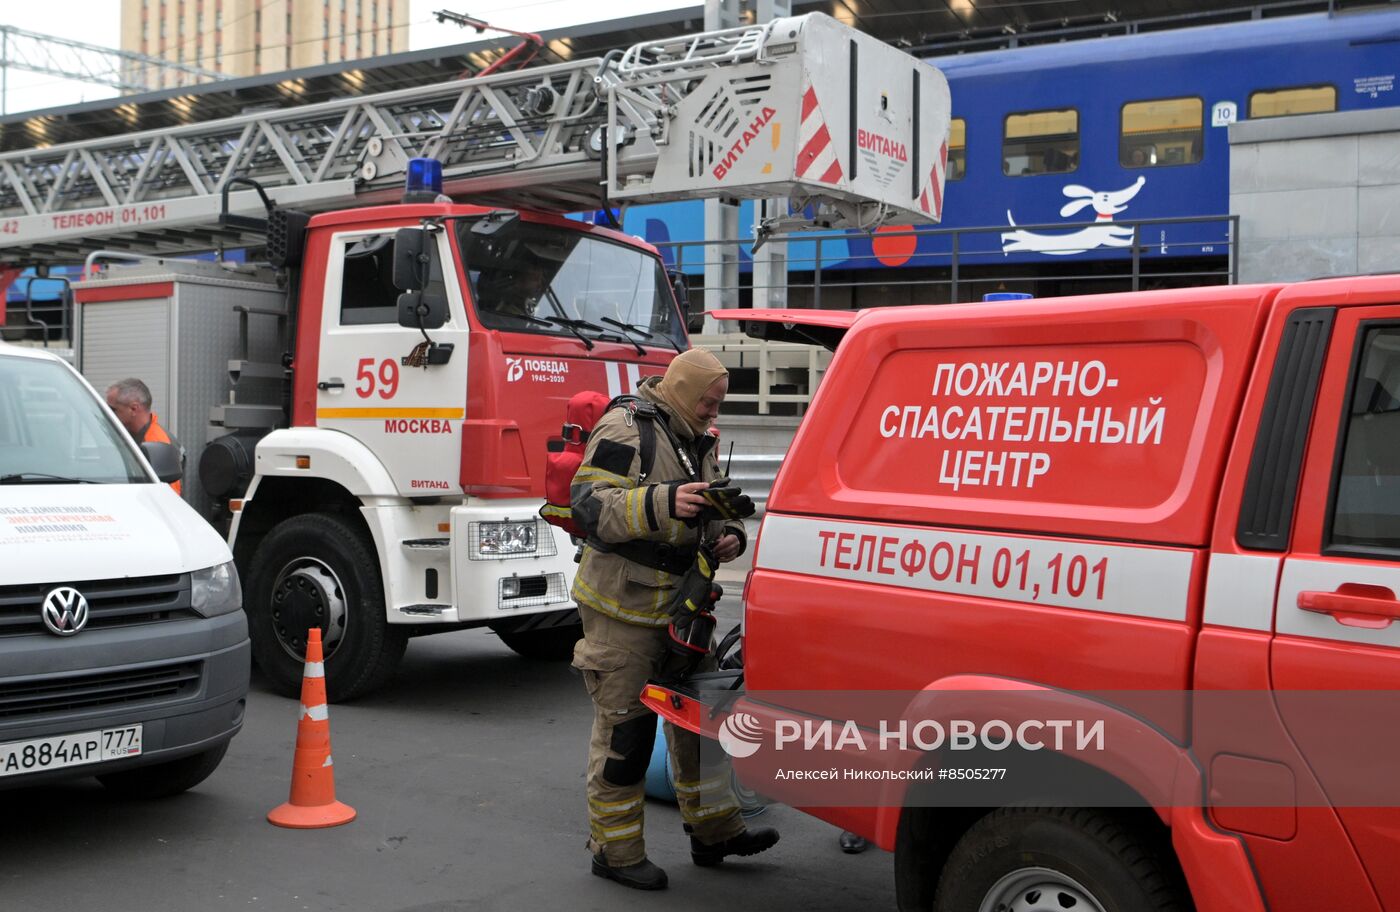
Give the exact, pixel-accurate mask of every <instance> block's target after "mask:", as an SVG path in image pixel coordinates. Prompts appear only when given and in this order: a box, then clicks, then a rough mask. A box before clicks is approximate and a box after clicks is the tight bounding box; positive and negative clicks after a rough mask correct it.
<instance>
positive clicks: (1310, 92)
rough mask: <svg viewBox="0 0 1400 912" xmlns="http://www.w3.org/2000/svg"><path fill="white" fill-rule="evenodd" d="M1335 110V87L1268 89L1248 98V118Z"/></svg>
mask: <svg viewBox="0 0 1400 912" xmlns="http://www.w3.org/2000/svg"><path fill="white" fill-rule="evenodd" d="M1335 110H1337V87H1336V86H1330V85H1320V86H1300V87H1298V88H1296V89H1270V90H1269V91H1266V92H1254V93H1252V94H1251V95H1250V96H1249V116H1250V117H1251V118H1255V117H1283V116H1285V115H1287V114H1321V113H1324V112H1327V111H1335Z"/></svg>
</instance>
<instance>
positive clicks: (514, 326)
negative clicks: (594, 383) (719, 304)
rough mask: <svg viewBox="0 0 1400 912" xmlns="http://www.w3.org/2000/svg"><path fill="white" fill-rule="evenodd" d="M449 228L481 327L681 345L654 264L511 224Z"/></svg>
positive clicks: (588, 240) (600, 243)
mask: <svg viewBox="0 0 1400 912" xmlns="http://www.w3.org/2000/svg"><path fill="white" fill-rule="evenodd" d="M497 222H498V220H497ZM457 224H458V226H459V227H458V234H457V237H458V241H459V243H460V245H461V250H462V256H463V258H464V260H465V267H466V272H467V275H468V277H469V278H470V279H471V286H472V298H473V300H474V301H475V302H476V312H477V316H478V317H479V318H480V319H481V322H482V323H484V324H485V325H486V326H488V327H490V328H492V329H505V330H510V331H512V332H534V333H547V334H551V335H579V334H583V335H585V336H586V337H587V338H590V339H598V338H603V339H623V338H628V339H635V340H637V341H638V342H640V343H641V344H643V345H655V346H660V347H663V348H675V347H677V346H684V345H685V332H684V330H683V329H682V327H681V317H680V313H679V311H678V310H677V308H676V302H675V298H674V297H673V295H672V293H671V287H670V285H669V283H668V282H667V281H666V271H665V269H663V268H662V266H661V261H660V260H658V259H657V258H656V257H654V256H651V255H649V254H647V253H644V252H643V251H641V250H637V249H635V248H632V247H628V246H626V245H625V244H619V243H616V242H613V241H608V240H603V239H600V238H596V237H590V236H589V235H587V234H586V233H584V232H582V231H574V230H571V229H568V228H558V227H554V226H550V225H537V224H531V223H528V222H525V221H523V220H521V219H518V218H516V219H512V220H508V221H505V222H503V223H499V222H498V223H494V224H493V220H492V218H491V217H489V216H488V217H486V218H484V219H471V220H464V221H460V222H458V223H457ZM618 324H624V325H625V328H624V326H619V325H618Z"/></svg>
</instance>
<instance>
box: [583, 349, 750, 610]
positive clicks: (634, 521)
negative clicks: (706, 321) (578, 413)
mask: <svg viewBox="0 0 1400 912" xmlns="http://www.w3.org/2000/svg"><path fill="white" fill-rule="evenodd" d="M657 381H658V378H655V377H653V378H648V379H647V380H645V381H643V383H642V384H641V386H640V387H638V390H637V393H638V395H639V396H640V397H641V398H643V399H645V400H647V401H648V402H651V403H654V404H658V406H659V407H661V409H662V411H661V412H660V414H659V415H658V417H657V419H656V421H657V427H656V429H655V430H656V454H655V456H654V458H653V460H652V465H651V471H650V472H649V473H648V474H647V476H646V477H645V478H642V477H641V469H642V466H641V432H640V431H639V430H638V428H637V423H638V422H641V421H647V420H649V419H646V418H643V417H640V416H635V417H634V416H633V415H631V414H629V413H628V412H627V410H626V409H624V408H615V409H612V410H610V411H609V412H608V413H607V414H606V415H604V416H603V418H602V420H600V421H599V422H598V424H597V426H596V427H594V429H593V432H592V434H591V436H590V437H589V439H588V449H587V450H586V452H585V453H584V457H583V464H582V465H581V466H579V470H578V473H577V474H575V475H574V482H573V487H572V489H571V495H572V501H573V514H574V517H575V519H576V520H577V521H578V523H579V524H580V525H581V526H582V527H583V528H585V529H587V530H588V532H589V540H590V542H593V544H588V545H585V546H584V549H583V558H582V560H581V561H580V563H579V569H578V575H577V576H576V577H575V579H574V588H573V597H574V599H575V600H576V601H577V602H578V603H579V604H581V605H588V606H589V607H591V608H593V609H595V610H597V611H599V612H601V613H603V614H606V615H608V616H610V617H614V618H617V619H618V620H620V621H626V622H628V623H631V624H638V625H641V626H646V627H664V626H666V624H667V623H668V622H669V619H670V614H669V610H668V609H669V605H670V602H671V596H672V593H673V591H674V588H675V584H676V580H677V576H678V575H677V574H674V573H669V572H666V571H665V570H658V569H654V568H652V567H647V566H644V565H642V564H639V563H637V562H635V561H631V560H628V559H627V558H625V557H623V556H622V555H620V554H613V553H607V552H606V551H604V550H602V549H601V548H600V547H598V543H601V545H602V547H603V548H606V547H608V546H610V545H617V544H621V543H624V542H631V541H646V542H661V543H665V544H667V545H670V546H673V547H675V548H680V549H693V548H695V546H696V544H697V542H698V541H699V533H700V530H699V529H698V528H696V527H692V526H689V525H686V524H685V523H684V522H683V521H681V520H679V519H677V518H676V516H675V506H676V488H677V487H679V486H680V485H682V484H685V483H686V482H689V481H696V480H699V481H713V480H714V479H716V478H719V477H720V468H719V460H718V459H717V458H716V454H715V449H716V446H715V444H716V443H717V438H716V437H714V436H713V435H711V434H702V435H700V436H699V437H696V436H694V434H693V432H692V431H691V430H690V428H689V426H688V425H686V423H685V422H683V421H681V420H680V419H678V418H676V417H675V416H670V415H668V413H667V412H666V411H665V410H664V409H665V407H664V406H663V405H661V400H660V398H659V397H658V396H657V395H656V393H655V386H656V383H657ZM668 418H669V422H668V423H669V426H670V429H671V433H672V436H673V437H674V439H675V440H676V441H677V442H679V443H680V445H681V446H682V447H684V449H685V451H686V454H687V456H688V457H689V459H690V462H691V465H692V466H695V467H696V469H697V470H698V473H699V477H698V479H697V478H694V477H692V476H691V475H690V474H689V473H688V472H687V471H686V469H685V467H684V465H683V464H682V462H681V457H680V455H679V454H678V453H677V451H676V448H675V447H674V446H672V444H671V442H670V439H668V437H667V436H666V434H665V433H664V432H663V430H662V429H661V427H660V421H663V420H667V419H668ZM705 526H706V528H705V529H704V532H705V535H706V540H707V541H710V542H715V541H718V540H719V538H720V537H721V536H722V535H724V534H725V533H727V532H732V533H734V534H735V535H738V536H739V541H740V542H741V543H744V542H745V536H744V528H743V524H742V523H738V522H729V523H723V522H720V521H711V522H708V523H706V524H705Z"/></svg>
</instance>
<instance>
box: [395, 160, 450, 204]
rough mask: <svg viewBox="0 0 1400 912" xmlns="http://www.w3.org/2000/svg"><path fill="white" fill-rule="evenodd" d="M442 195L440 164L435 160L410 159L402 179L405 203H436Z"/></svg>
mask: <svg viewBox="0 0 1400 912" xmlns="http://www.w3.org/2000/svg"><path fill="white" fill-rule="evenodd" d="M441 193H442V162H440V161H438V160H437V159H435V158H410V159H409V160H408V175H407V177H406V178H405V179H404V193H403V201H404V202H405V203H432V202H436V201H437V198H438V195H439V194H441Z"/></svg>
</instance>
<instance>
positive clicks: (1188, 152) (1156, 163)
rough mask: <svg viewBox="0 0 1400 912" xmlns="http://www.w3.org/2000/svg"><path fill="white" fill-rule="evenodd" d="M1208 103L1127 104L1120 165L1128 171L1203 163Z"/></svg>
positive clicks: (1180, 100) (1177, 100)
mask: <svg viewBox="0 0 1400 912" xmlns="http://www.w3.org/2000/svg"><path fill="white" fill-rule="evenodd" d="M1204 116H1205V103H1204V102H1202V101H1201V99H1199V98H1159V99H1157V100H1156V101H1133V102H1129V103H1128V104H1125V105H1123V128H1122V132H1121V133H1120V134H1119V137H1118V162H1119V164H1121V165H1122V166H1123V167H1125V168H1158V167H1161V166H1163V165H1190V164H1195V163H1196V162H1198V161H1200V160H1201V139H1202V137H1203V136H1204V123H1205V121H1204Z"/></svg>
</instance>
